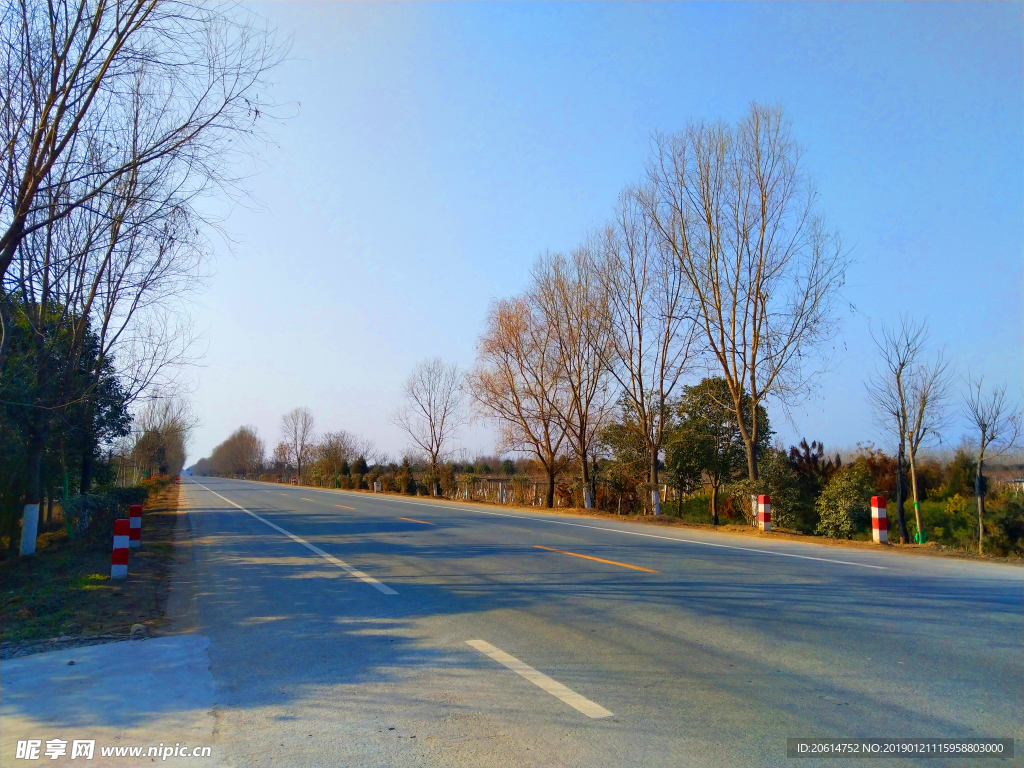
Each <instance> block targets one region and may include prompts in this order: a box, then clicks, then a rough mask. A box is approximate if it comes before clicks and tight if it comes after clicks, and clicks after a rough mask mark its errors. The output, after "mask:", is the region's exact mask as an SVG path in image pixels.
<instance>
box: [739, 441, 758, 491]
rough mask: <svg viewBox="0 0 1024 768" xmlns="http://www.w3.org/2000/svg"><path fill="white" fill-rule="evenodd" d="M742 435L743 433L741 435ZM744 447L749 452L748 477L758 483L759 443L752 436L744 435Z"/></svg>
mask: <svg viewBox="0 0 1024 768" xmlns="http://www.w3.org/2000/svg"><path fill="white" fill-rule="evenodd" d="M741 437H742V435H741ZM742 439H743V447H744V449H746V452H747V478H748V479H749V480H750V481H751V482H754V483H756V482H757V480H758V476H757V443H755V442H754V438H752V437H743V438H742Z"/></svg>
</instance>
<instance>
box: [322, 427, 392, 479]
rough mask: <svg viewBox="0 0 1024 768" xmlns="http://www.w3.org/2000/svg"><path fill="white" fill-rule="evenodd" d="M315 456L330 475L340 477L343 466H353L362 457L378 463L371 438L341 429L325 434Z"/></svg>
mask: <svg viewBox="0 0 1024 768" xmlns="http://www.w3.org/2000/svg"><path fill="white" fill-rule="evenodd" d="M314 454H315V456H316V458H317V460H318V461H321V462H323V464H324V466H325V468H326V469H327V471H328V473H329V474H331V475H340V474H341V473H342V467H343V465H345V464H351V463H352V462H353V461H355V460H356V459H357V458H358V457H360V456H362V457H364V458H367V459H371V460H373V461H376V457H377V450H376V447H375V446H374V444H373V441H372V440H370V439H369V438H366V437H361V436H360V435H355V434H352V433H351V432H347V431H345V430H344V429H341V430H338V431H337V432H325V433H324V435H323V437H322V438H321V439H320V442H319V443H318V444H317V446H316V448H315V450H314Z"/></svg>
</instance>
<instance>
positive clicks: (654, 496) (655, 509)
mask: <svg viewBox="0 0 1024 768" xmlns="http://www.w3.org/2000/svg"><path fill="white" fill-rule="evenodd" d="M651 512H652V513H653V514H654V515H655V516H657V515H660V514H661V494H660V493H659V492H658V452H657V450H654V449H652V450H651Z"/></svg>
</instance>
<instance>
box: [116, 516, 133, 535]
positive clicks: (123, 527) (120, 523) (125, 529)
mask: <svg viewBox="0 0 1024 768" xmlns="http://www.w3.org/2000/svg"><path fill="white" fill-rule="evenodd" d="M131 525H132V524H131V521H129V520H128V519H127V518H124V517H122V518H121V519H119V520H115V521H114V535H115V536H128V535H129V534H130V533H131V530H132V528H131Z"/></svg>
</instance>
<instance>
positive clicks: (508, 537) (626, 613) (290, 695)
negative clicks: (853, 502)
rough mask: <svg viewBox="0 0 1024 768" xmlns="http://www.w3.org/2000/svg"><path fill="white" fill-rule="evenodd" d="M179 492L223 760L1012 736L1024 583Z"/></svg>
mask: <svg viewBox="0 0 1024 768" xmlns="http://www.w3.org/2000/svg"><path fill="white" fill-rule="evenodd" d="M184 498H185V501H186V503H187V506H188V510H189V521H190V526H191V538H192V541H193V547H192V549H193V555H194V567H195V577H196V583H197V584H198V590H197V611H196V613H197V619H198V621H197V623H198V626H197V631H198V632H199V633H201V634H202V635H203V636H204V637H206V638H208V639H209V646H208V652H209V655H210V659H211V666H210V670H211V672H212V675H213V680H214V691H215V693H214V699H215V709H214V717H215V720H216V723H217V726H216V734H215V737H216V741H215V742H214V743H215V745H216V747H217V752H218V754H219V759H220V760H221V761H223V762H224V763H225V764H234V765H239V766H242V765H244V766H264V765H266V766H269V765H295V766H298V765H304V766H305V765H325V766H326V765H330V766H335V765H367V766H370V765H452V766H461V765H474V766H478V765H479V766H484V765H495V766H499V765H500V766H508V765H538V766H549V765H581V766H582V765H586V766H640V765H643V766H688V765H694V766H738V765H746V766H759V765H793V764H796V765H801V766H803V765H811V764H817V763H818V762H821V763H822V764H824V765H829V766H839V765H843V764H854V765H865V764H866V763H864V762H863V761H847V760H828V761H816V760H794V759H787V758H786V739H787V738H788V737H871V736H879V737H915V738H916V737H1002V738H1007V737H1015V738H1017V739H1020V738H1021V736H1022V727H1021V717H1022V714H1021V713H1022V712H1024V656H1022V653H1021V650H1022V647H1021V646H1022V637H1024V604H1022V603H1024V590H1022V585H1024V573H1022V570H1021V569H1020V568H1019V567H1014V566H1008V565H1002V564H994V563H980V562H973V561H963V560H952V559H941V558H931V557H923V556H909V555H900V554H896V553H891V552H879V551H872V550H858V549H848V548H839V547H826V546H820V545H811V544H802V543H794V542H784V541H778V540H776V541H771V540H766V539H763V538H750V537H738V536H728V535H723V534H715V533H712V532H709V531H697V530H684V529H679V528H668V527H665V528H662V527H660V526H648V525H637V524H635V523H634V524H630V523H616V522H610V521H607V520H603V519H595V518H584V517H570V516H560V515H555V514H544V513H535V512H531V511H525V510H517V509H513V508H498V507H493V506H474V505H466V504H453V503H448V502H440V501H434V500H430V499H414V498H411V497H410V498H403V497H392V496H384V495H370V494H359V493H345V492H338V491H329V490H321V489H314V488H307V487H292V486H280V485H271V484H262V483H251V482H243V481H232V480H223V479H210V478H196V481H195V482H193V481H188V482H185V486H184ZM1020 746H1021V745H1020V742H1018V750H1019V749H1020ZM915 762H916V761H907V760H899V761H891V764H893V765H903V766H907V765H912V764H914V763H915ZM921 762H922V764H923V763H927V764H928V765H964V764H967V762H966V761H964V760H934V759H933V760H928V761H921ZM978 762H979V763H981V764H1000V763H1002V764H1006V763H1007V762H1008V761H991V760H989V761H978ZM1012 762H1013V763H1014V764H1019V763H1020V762H1021V760H1020V758H1019V757H1018V758H1017V759H1016V760H1014V761H1012ZM872 764H885V763H884V761H882V762H880V761H872Z"/></svg>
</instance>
